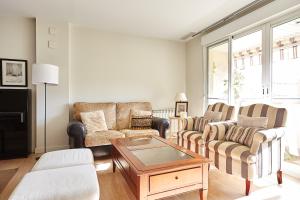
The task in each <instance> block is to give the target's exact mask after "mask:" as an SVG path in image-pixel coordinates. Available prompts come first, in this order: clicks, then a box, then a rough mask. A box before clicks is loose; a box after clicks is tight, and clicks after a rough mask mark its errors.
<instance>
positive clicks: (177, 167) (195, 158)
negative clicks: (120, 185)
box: [111, 136, 210, 200]
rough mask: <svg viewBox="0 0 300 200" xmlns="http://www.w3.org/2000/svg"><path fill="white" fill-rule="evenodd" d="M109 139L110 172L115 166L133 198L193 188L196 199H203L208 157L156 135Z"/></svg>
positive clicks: (173, 193) (154, 196)
mask: <svg viewBox="0 0 300 200" xmlns="http://www.w3.org/2000/svg"><path fill="white" fill-rule="evenodd" d="M111 142H112V145H113V147H112V159H113V171H114V172H115V169H116V166H117V167H118V169H119V170H120V172H121V173H122V175H123V176H124V178H125V180H126V181H127V183H128V185H129V187H130V188H131V190H132V192H133V193H134V195H135V196H136V198H137V199H139V200H140V199H143V200H146V199H147V200H151V199H160V198H163V197H167V196H172V195H176V194H180V193H184V192H188V191H193V190H199V199H201V200H205V199H207V191H208V164H209V162H210V161H209V160H208V159H206V158H204V157H202V156H199V155H198V154H196V153H194V152H191V151H189V150H187V149H184V148H182V147H179V146H177V145H176V144H173V143H171V142H169V141H167V140H165V139H163V138H161V137H158V136H148V137H139V138H120V139H113V140H112V141H111Z"/></svg>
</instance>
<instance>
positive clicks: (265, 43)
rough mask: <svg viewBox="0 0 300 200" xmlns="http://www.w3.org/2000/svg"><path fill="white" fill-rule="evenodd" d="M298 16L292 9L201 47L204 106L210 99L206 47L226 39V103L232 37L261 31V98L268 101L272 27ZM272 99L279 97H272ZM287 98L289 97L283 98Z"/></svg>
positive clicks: (229, 82)
mask: <svg viewBox="0 0 300 200" xmlns="http://www.w3.org/2000/svg"><path fill="white" fill-rule="evenodd" d="M297 18H300V9H299V10H297V11H294V12H292V13H289V14H286V15H284V16H281V17H277V18H275V19H272V20H269V21H266V22H264V23H262V24H260V25H257V26H254V27H251V28H248V29H243V30H241V31H237V32H235V33H232V34H229V35H228V36H226V37H223V38H220V39H219V40H217V41H215V42H212V43H209V44H207V45H205V46H204V47H203V58H204V62H203V65H204V74H205V75H206V76H205V78H204V84H205V87H204V88H205V91H204V92H205V93H204V94H205V101H204V102H205V106H208V100H209V99H211V98H209V97H208V87H209V86H208V82H209V80H208V73H209V72H208V67H209V66H208V49H209V48H211V47H213V46H216V45H218V44H222V42H225V41H228V48H229V50H228V53H229V59H228V62H229V63H228V64H229V65H228V68H229V69H228V70H229V74H228V86H229V88H228V95H229V96H228V103H229V104H231V103H232V95H231V94H232V92H231V82H232V80H231V76H232V62H231V61H232V55H231V54H232V52H231V51H232V48H231V47H232V39H233V38H240V37H243V36H246V35H248V34H250V33H253V32H256V31H258V30H261V31H262V66H263V72H262V73H263V76H262V93H263V98H264V99H265V100H266V101H270V100H271V99H272V98H273V97H272V56H273V55H272V51H273V48H272V45H271V44H272V42H273V35H272V33H273V31H272V29H273V28H274V27H276V26H278V25H281V24H284V23H286V22H289V21H292V20H294V19H297ZM273 99H279V98H273ZM283 99H287V100H289V98H283ZM294 99H297V100H300V98H294Z"/></svg>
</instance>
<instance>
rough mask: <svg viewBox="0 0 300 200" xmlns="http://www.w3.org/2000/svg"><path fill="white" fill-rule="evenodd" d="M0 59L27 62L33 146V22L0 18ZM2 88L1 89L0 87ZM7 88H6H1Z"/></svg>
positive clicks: (25, 19)
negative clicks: (30, 93) (30, 94)
mask: <svg viewBox="0 0 300 200" xmlns="http://www.w3.org/2000/svg"><path fill="white" fill-rule="evenodd" d="M0 58H10V59H22V60H27V61H28V62H27V67H28V77H27V78H28V88H30V89H32V90H31V92H32V130H31V132H32V147H33V148H34V146H35V88H34V87H32V84H31V66H32V63H34V62H35V20H34V19H31V18H13V17H0ZM0 88H2V87H0ZM3 88H7V87H3ZM32 150H33V149H32Z"/></svg>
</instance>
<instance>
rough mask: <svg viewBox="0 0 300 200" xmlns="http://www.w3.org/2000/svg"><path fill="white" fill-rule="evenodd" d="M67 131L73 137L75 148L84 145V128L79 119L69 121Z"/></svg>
mask: <svg viewBox="0 0 300 200" xmlns="http://www.w3.org/2000/svg"><path fill="white" fill-rule="evenodd" d="M67 132H68V135H69V137H70V138H72V139H73V142H74V144H73V145H74V147H75V148H82V147H84V138H85V135H86V128H85V126H84V125H83V123H81V122H80V121H71V122H70V123H69V124H68V128H67Z"/></svg>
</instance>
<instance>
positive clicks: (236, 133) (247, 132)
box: [225, 126, 263, 147]
mask: <svg viewBox="0 0 300 200" xmlns="http://www.w3.org/2000/svg"><path fill="white" fill-rule="evenodd" d="M260 130H263V129H262V128H255V127H247V128H244V127H241V126H232V127H230V129H229V130H228V131H227V133H226V134H225V140H227V141H232V142H237V143H240V144H242V145H246V146H248V147H251V145H252V143H253V137H254V135H255V133H256V132H257V131H260Z"/></svg>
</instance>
